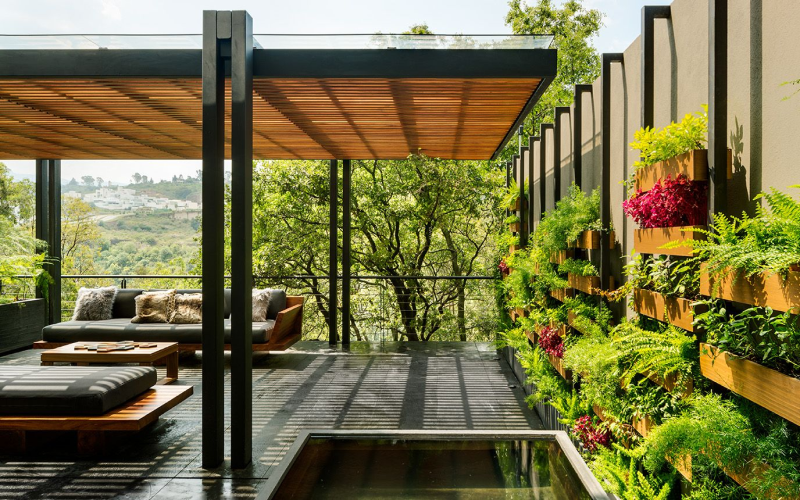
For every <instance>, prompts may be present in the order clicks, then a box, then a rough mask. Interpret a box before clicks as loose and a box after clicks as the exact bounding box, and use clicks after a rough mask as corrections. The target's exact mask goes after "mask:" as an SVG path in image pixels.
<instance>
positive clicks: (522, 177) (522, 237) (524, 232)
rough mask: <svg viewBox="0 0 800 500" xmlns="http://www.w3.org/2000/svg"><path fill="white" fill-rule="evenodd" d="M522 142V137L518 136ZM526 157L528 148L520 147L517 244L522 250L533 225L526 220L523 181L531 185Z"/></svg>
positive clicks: (526, 243) (526, 209)
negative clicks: (527, 174)
mask: <svg viewBox="0 0 800 500" xmlns="http://www.w3.org/2000/svg"><path fill="white" fill-rule="evenodd" d="M520 142H522V136H520ZM527 156H528V147H527V146H520V148H519V159H518V160H517V161H519V181H520V182H519V244H520V246H522V248H525V247H526V246H528V233H529V232H530V230H531V228H532V227H533V224H532V223H531V221H529V220H528V207H527V206H526V205H525V195H526V194H527V193H526V192H525V181H526V180H527V181H528V184H530V183H531V180H530V179H526V171H525V158H526V157H527Z"/></svg>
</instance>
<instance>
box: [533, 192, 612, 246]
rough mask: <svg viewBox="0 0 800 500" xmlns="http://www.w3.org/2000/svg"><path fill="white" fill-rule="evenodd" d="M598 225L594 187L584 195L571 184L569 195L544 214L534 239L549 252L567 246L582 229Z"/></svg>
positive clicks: (597, 205)
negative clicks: (588, 193)
mask: <svg viewBox="0 0 800 500" xmlns="http://www.w3.org/2000/svg"><path fill="white" fill-rule="evenodd" d="M601 227H602V226H601V224H600V193H599V192H598V191H597V190H595V191H593V192H592V194H591V195H586V194H585V193H584V192H583V191H581V189H580V188H579V187H578V186H576V185H575V184H573V185H572V186H570V188H569V195H568V196H566V197H565V198H563V199H562V200H560V201H559V202H558V203H557V204H556V208H555V209H554V210H551V211H550V212H547V213H546V214H545V215H544V217H543V218H542V221H541V222H540V223H539V227H538V228H537V229H536V233H535V234H534V237H533V240H534V243H535V244H536V245H538V246H540V247H542V248H543V249H544V250H545V251H546V252H547V255H550V254H551V253H555V252H559V251H561V250H566V249H567V248H568V242H570V241H574V240H576V239H578V236H580V234H581V233H582V232H584V231H589V230H599V229H601Z"/></svg>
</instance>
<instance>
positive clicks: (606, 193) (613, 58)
mask: <svg viewBox="0 0 800 500" xmlns="http://www.w3.org/2000/svg"><path fill="white" fill-rule="evenodd" d="M615 62H616V63H622V64H624V63H625V61H624V58H623V54H622V53H610V54H603V61H602V65H601V69H600V78H601V81H602V86H603V104H602V114H603V128H602V130H601V141H602V144H603V162H602V166H603V169H602V174H601V180H600V224H601V225H602V227H603V228H605V229H606V231H604V232H603V237H602V238H601V241H600V283H601V285H600V286H601V288H602V289H603V290H609V289H610V288H611V243H612V241H611V232H610V231H608V228H610V227H611V63H615Z"/></svg>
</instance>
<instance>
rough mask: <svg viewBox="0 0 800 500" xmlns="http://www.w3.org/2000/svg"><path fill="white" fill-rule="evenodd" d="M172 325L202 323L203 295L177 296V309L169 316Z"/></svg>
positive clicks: (181, 294)
mask: <svg viewBox="0 0 800 500" xmlns="http://www.w3.org/2000/svg"><path fill="white" fill-rule="evenodd" d="M169 322H170V323H202V322H203V294H202V293H185V294H184V293H179V294H177V295H175V307H174V308H173V310H172V314H170V316H169Z"/></svg>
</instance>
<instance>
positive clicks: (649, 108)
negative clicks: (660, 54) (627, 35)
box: [642, 5, 671, 127]
mask: <svg viewBox="0 0 800 500" xmlns="http://www.w3.org/2000/svg"><path fill="white" fill-rule="evenodd" d="M670 16H671V10H670V7H669V5H646V6H644V7H642V127H652V126H653V124H654V118H653V116H654V103H655V51H656V43H655V20H656V19H669V18H670Z"/></svg>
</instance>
